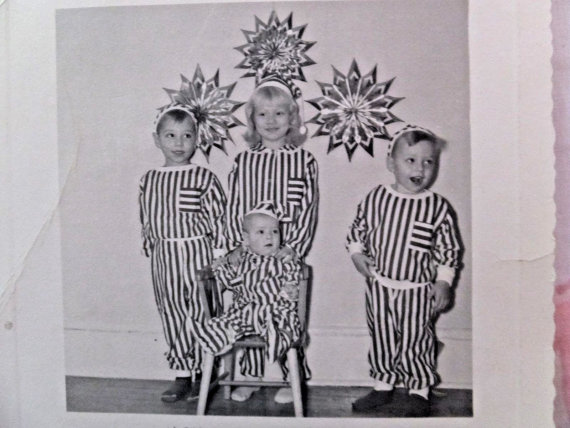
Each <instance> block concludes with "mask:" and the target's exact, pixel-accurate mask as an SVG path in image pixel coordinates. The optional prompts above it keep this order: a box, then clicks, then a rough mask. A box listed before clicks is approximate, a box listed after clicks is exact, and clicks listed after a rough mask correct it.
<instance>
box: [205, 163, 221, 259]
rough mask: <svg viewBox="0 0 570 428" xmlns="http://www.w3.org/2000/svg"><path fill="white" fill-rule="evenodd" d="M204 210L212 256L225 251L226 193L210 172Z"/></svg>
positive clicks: (219, 255) (216, 256)
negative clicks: (208, 223) (210, 237)
mask: <svg viewBox="0 0 570 428" xmlns="http://www.w3.org/2000/svg"><path fill="white" fill-rule="evenodd" d="M204 211H205V214H206V218H207V219H208V221H209V222H210V227H211V230H212V239H213V247H214V258H215V259H216V258H218V257H221V256H223V255H224V253H225V246H226V245H225V243H226V239H225V214H226V195H225V193H224V189H222V185H221V184H220V181H219V180H218V178H217V177H216V176H215V175H214V174H212V181H211V183H210V186H208V190H207V191H206V194H205V195H204Z"/></svg>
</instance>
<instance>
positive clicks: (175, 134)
mask: <svg viewBox="0 0 570 428" xmlns="http://www.w3.org/2000/svg"><path fill="white" fill-rule="evenodd" d="M153 137H154V144H155V145H156V147H158V148H159V149H160V150H162V153H163V154H164V159H165V165H164V166H182V165H188V162H189V161H190V158H191V157H192V155H193V154H194V151H195V150H196V130H195V129H194V124H193V123H192V120H191V119H190V118H187V119H184V120H183V121H182V122H177V121H175V120H173V119H172V118H170V117H167V118H165V119H164V121H163V123H162V127H161V129H160V131H159V133H158V134H157V133H154V134H153Z"/></svg>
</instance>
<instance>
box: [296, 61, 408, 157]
mask: <svg viewBox="0 0 570 428" xmlns="http://www.w3.org/2000/svg"><path fill="white" fill-rule="evenodd" d="M333 73H334V76H333V83H332V84H329V83H321V82H317V83H318V84H319V86H320V88H321V91H322V93H323V96H322V97H319V98H314V99H312V100H307V102H308V103H310V104H311V105H312V106H313V107H315V108H316V109H317V110H319V113H318V114H317V115H316V116H315V117H313V118H312V119H311V120H309V123H315V124H317V125H320V126H319V129H317V131H316V132H315V133H314V134H313V137H315V136H320V135H329V136H330V138H329V146H328V152H331V151H332V150H334V149H335V148H337V147H339V146H344V148H345V149H346V153H347V155H348V159H349V160H351V159H352V155H353V154H354V152H355V151H356V149H357V148H358V147H359V146H360V147H362V148H363V149H364V150H365V151H366V153H368V154H369V155H370V156H374V146H373V143H374V138H380V139H384V140H390V134H389V133H388V130H387V128H386V125H389V124H390V123H393V122H399V121H400V119H399V118H397V117H396V116H394V115H393V114H392V112H391V111H390V108H391V107H392V106H393V105H394V104H396V103H397V102H398V101H400V100H402V99H403V98H395V97H392V96H389V95H387V92H388V90H389V89H390V85H391V84H392V82H393V81H394V79H395V78H392V79H390V80H388V81H386V82H383V83H376V66H374V68H373V69H372V70H371V71H370V72H369V73H368V74H366V75H364V76H361V74H360V70H359V69H358V64H357V63H356V61H355V60H353V61H352V64H351V65H350V69H349V71H348V74H347V75H346V76H345V75H344V74H342V73H341V72H340V71H338V70H337V69H336V68H334V67H333Z"/></svg>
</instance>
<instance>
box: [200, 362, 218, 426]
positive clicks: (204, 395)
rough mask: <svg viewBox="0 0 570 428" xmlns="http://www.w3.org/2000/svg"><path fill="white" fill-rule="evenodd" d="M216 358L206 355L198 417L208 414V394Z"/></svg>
mask: <svg viewBox="0 0 570 428" xmlns="http://www.w3.org/2000/svg"><path fill="white" fill-rule="evenodd" d="M214 358H215V357H214V356H213V355H212V354H205V358H204V366H203V368H202V381H201V382H200V396H199V397H198V409H197V410H196V414H197V415H205V414H206V403H207V401H208V392H209V390H210V381H211V379H212V370H213V368H214Z"/></svg>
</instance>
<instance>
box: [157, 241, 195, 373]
mask: <svg viewBox="0 0 570 428" xmlns="http://www.w3.org/2000/svg"><path fill="white" fill-rule="evenodd" d="M185 253H187V251H186V249H185V247H184V245H183V244H179V243H177V242H171V241H158V243H157V245H156V247H155V249H154V252H153V258H152V272H153V283H154V294H155V300H156V304H157V307H158V312H159V314H160V318H161V321H162V327H163V331H164V336H165V339H166V343H167V345H168V348H169V349H168V351H167V353H166V359H167V361H168V364H169V366H170V368H171V369H172V370H188V371H193V370H192V369H193V368H194V367H193V364H192V363H191V361H188V355H189V354H190V350H191V349H192V346H191V343H190V339H189V337H188V335H187V334H186V332H185V329H184V322H185V320H186V317H187V314H188V311H189V302H188V300H187V298H186V297H187V295H186V293H185V290H186V289H187V286H188V276H187V275H185V274H184V271H183V270H181V269H180V268H179V267H178V266H181V263H183V262H184V261H186V259H187V256H186V255H185Z"/></svg>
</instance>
